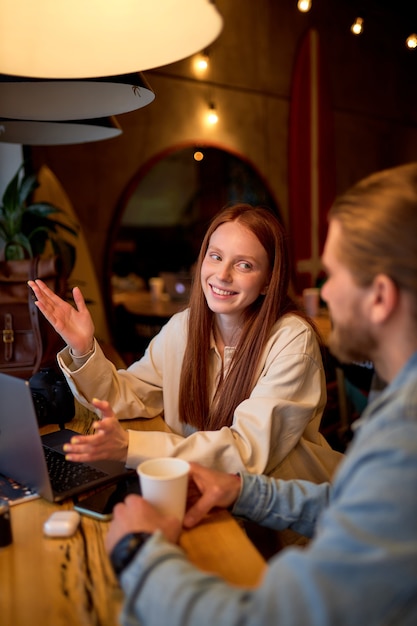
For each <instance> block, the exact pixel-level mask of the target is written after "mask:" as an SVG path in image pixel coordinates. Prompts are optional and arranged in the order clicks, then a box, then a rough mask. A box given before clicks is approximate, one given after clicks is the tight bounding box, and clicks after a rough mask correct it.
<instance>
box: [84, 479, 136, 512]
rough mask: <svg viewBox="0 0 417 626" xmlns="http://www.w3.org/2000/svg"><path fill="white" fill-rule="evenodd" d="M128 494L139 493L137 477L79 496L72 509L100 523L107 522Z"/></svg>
mask: <svg viewBox="0 0 417 626" xmlns="http://www.w3.org/2000/svg"><path fill="white" fill-rule="evenodd" d="M129 493H140V487H139V480H138V477H137V476H133V477H130V478H127V479H125V480H123V481H121V482H120V483H117V484H116V485H110V486H108V487H104V488H101V489H100V490H98V491H95V492H94V493H92V494H90V495H86V496H84V497H83V496H79V497H78V498H77V500H76V501H75V502H74V509H75V510H76V511H78V512H79V513H81V514H82V515H87V516H88V517H93V518H94V519H97V520H100V521H109V520H111V519H112V517H113V508H114V507H115V505H116V504H117V503H118V502H123V500H124V499H125V497H126V496H127V495H128V494H129Z"/></svg>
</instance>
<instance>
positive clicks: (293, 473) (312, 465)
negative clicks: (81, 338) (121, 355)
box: [58, 310, 342, 482]
mask: <svg viewBox="0 0 417 626" xmlns="http://www.w3.org/2000/svg"><path fill="white" fill-rule="evenodd" d="M187 319H188V311H187V310H186V311H182V312H180V313H177V314H176V315H174V316H173V317H172V318H171V319H170V320H169V322H168V323H167V324H166V325H165V326H164V327H163V328H162V330H161V331H160V333H159V334H158V335H157V336H156V337H154V339H152V341H151V342H150V344H149V347H148V349H147V351H146V353H145V355H144V356H143V357H142V358H141V359H140V360H139V361H137V362H136V363H134V364H133V365H131V366H130V367H129V368H128V369H126V370H118V371H116V369H115V367H114V365H113V364H112V363H111V362H110V361H108V360H107V359H106V358H105V356H104V354H103V352H102V350H101V349H100V347H99V345H98V344H97V343H96V344H95V349H94V351H93V353H92V355H91V356H90V357H88V358H87V359H86V361H85V362H84V363H82V364H81V366H79V363H76V362H75V361H74V360H73V358H72V357H71V355H70V352H69V349H68V347H67V348H65V349H64V350H62V351H61V352H60V353H59V355H58V362H59V364H60V367H61V369H62V370H63V372H64V374H65V376H66V377H67V380H68V383H69V385H70V387H71V389H72V391H73V393H74V395H75V396H76V398H77V399H78V401H79V402H80V403H81V404H83V405H84V406H87V407H88V408H89V409H90V410H95V409H94V407H93V406H92V405H91V404H90V402H91V400H92V399H93V398H100V399H105V400H108V401H109V403H110V404H111V406H112V408H113V410H114V412H115V414H116V416H117V417H118V418H119V419H129V418H136V417H155V416H156V415H160V414H162V415H163V417H164V420H165V422H166V424H167V425H168V426H169V427H170V429H171V430H172V433H164V432H142V431H135V430H129V431H128V432H129V448H128V457H127V465H128V466H129V467H136V465H137V464H138V463H140V462H141V461H142V460H144V459H147V458H150V457H156V456H178V457H181V458H184V459H186V460H193V461H197V462H199V463H202V464H203V465H207V466H210V467H214V468H217V469H222V470H224V471H228V472H237V471H240V470H247V471H249V472H251V473H264V474H268V475H273V476H277V477H281V478H306V479H309V480H313V481H316V482H321V481H323V480H328V479H329V478H330V477H331V475H332V473H333V471H334V469H335V467H336V466H337V464H338V462H339V460H340V459H341V457H342V455H341V454H340V453H338V452H336V451H334V450H332V449H331V448H330V446H329V445H328V444H327V442H326V441H325V439H324V438H323V437H322V435H321V434H320V433H319V426H320V420H321V416H322V412H323V409H324V406H325V403H326V381H325V374H324V369H323V363H322V359H321V353H320V347H319V345H318V341H317V338H316V336H315V333H314V332H313V330H312V328H311V327H310V325H309V324H308V323H307V322H306V321H305V320H303V319H302V318H300V317H298V316H296V315H293V314H289V315H286V316H284V317H283V318H282V319H280V320H279V321H278V322H277V323H276V324H275V326H274V328H273V332H272V333H271V336H270V339H269V341H268V343H267V345H266V347H265V350H264V353H263V357H262V360H261V364H260V368H259V375H258V381H257V384H256V386H255V388H254V389H253V391H252V393H251V395H250V397H249V398H247V399H246V400H244V401H243V402H242V403H241V404H240V405H239V406H238V407H237V408H236V410H235V414H234V418H233V423H232V425H231V426H230V427H223V428H221V429H220V430H216V431H196V430H195V429H194V428H192V427H190V426H189V425H186V424H182V423H181V422H180V419H179V415H178V393H179V381H180V375H181V363H182V359H183V354H184V350H185V345H186V340H187V332H188V331H187ZM233 351H234V348H230V347H226V348H225V354H224V365H223V362H222V359H221V357H220V355H219V353H218V351H217V348H216V345H215V342H214V339H213V338H212V343H211V350H210V384H211V388H212V394H214V391H215V388H216V381H217V380H218V377H219V375H220V374H221V368H222V367H225V368H227V367H228V364H229V362H230V358H231V356H232V353H233Z"/></svg>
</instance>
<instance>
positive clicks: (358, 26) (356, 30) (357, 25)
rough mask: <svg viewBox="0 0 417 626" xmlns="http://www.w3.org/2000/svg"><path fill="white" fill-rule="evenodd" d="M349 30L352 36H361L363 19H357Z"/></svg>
mask: <svg viewBox="0 0 417 626" xmlns="http://www.w3.org/2000/svg"><path fill="white" fill-rule="evenodd" d="M350 30H351V32H352V33H353V34H354V35H361V34H362V33H363V17H357V18H356V20H355V21H354V22H353V24H352V26H351V27H350Z"/></svg>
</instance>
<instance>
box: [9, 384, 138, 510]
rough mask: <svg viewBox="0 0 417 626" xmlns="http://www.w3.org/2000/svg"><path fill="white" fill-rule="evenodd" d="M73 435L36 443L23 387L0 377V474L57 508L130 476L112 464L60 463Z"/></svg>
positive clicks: (27, 390)
mask: <svg viewBox="0 0 417 626" xmlns="http://www.w3.org/2000/svg"><path fill="white" fill-rule="evenodd" d="M74 434H76V433H75V432H74V431H72V430H68V429H62V430H59V431H57V432H54V433H50V434H48V435H43V436H42V437H41V436H40V433H39V426H38V422H37V417H36V412H35V407H34V404H33V401H32V393H31V390H30V388H29V383H28V382H27V381H25V380H23V379H21V378H16V377H14V376H8V375H6V374H2V373H0V474H3V475H4V476H7V477H9V478H12V479H14V480H16V481H17V482H19V483H22V484H24V485H26V486H28V487H31V488H32V489H34V490H36V491H37V493H38V494H39V495H40V496H42V497H43V498H45V499H46V500H49V501H50V502H60V501H62V500H65V499H67V498H69V497H73V496H76V495H79V494H81V493H84V492H87V491H90V490H93V489H96V488H97V487H99V486H101V485H105V484H110V483H114V482H117V481H119V480H122V479H124V478H126V477H127V476H129V475H131V474H132V473H134V470H132V469H127V468H126V467H125V466H124V464H123V463H121V462H118V461H97V462H94V463H91V464H86V463H72V462H71V461H66V460H65V454H64V452H63V446H64V444H65V443H67V442H69V440H70V439H71V437H72V436H73V435H74Z"/></svg>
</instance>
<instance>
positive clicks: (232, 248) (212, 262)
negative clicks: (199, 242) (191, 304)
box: [201, 222, 270, 320]
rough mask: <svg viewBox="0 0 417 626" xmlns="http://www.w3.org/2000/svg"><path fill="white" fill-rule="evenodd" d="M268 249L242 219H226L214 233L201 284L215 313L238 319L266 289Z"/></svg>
mask: <svg viewBox="0 0 417 626" xmlns="http://www.w3.org/2000/svg"><path fill="white" fill-rule="evenodd" d="M269 272H270V268H269V262H268V256H267V253H266V250H265V248H264V247H263V246H262V245H261V243H260V241H259V240H258V239H257V237H255V235H254V234H253V233H252V232H251V231H250V230H248V229H247V228H246V227H245V226H242V225H241V224H240V223H239V222H225V223H224V224H221V225H220V226H219V227H218V228H217V229H216V230H215V231H214V233H213V234H212V236H211V238H210V241H209V245H208V248H207V252H206V255H205V257H204V261H203V264H202V266H201V285H202V288H203V292H204V295H205V297H206V300H207V304H208V306H209V308H210V309H211V310H212V311H213V313H217V314H221V315H229V316H233V317H236V319H237V320H238V319H239V318H240V316H241V314H242V312H243V311H244V310H245V309H246V308H247V307H248V306H249V305H251V304H252V303H253V302H255V300H256V299H257V298H258V296H259V294H260V293H262V292H264V290H265V288H266V286H267V284H268V281H269Z"/></svg>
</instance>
